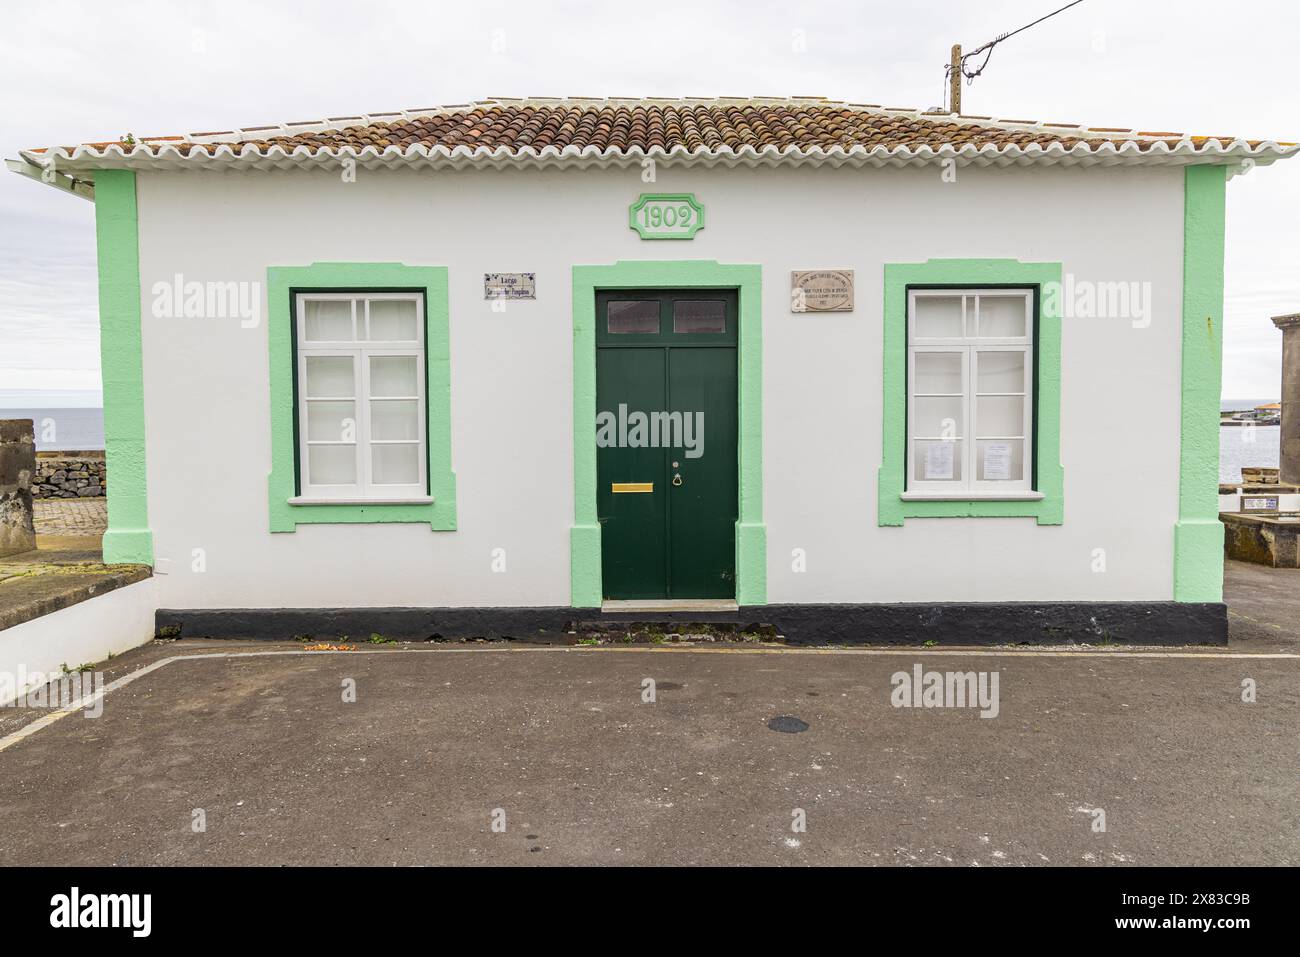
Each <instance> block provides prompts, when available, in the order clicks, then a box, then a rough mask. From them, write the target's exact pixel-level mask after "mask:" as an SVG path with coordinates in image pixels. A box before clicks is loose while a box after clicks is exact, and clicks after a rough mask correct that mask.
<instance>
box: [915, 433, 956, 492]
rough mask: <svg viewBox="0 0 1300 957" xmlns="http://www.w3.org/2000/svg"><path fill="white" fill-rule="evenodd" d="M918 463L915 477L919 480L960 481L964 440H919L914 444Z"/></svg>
mask: <svg viewBox="0 0 1300 957" xmlns="http://www.w3.org/2000/svg"><path fill="white" fill-rule="evenodd" d="M914 448H915V454H916V464H915V467H914V468H913V470H912V472H913V478H915V479H916V480H917V481H919V482H947V481H952V482H960V481H961V457H962V455H963V454H964V453H963V452H962V441H961V440H960V439H958V440H956V441H953V442H945V441H942V440H939V441H924V440H917V441H916V442H915V444H914Z"/></svg>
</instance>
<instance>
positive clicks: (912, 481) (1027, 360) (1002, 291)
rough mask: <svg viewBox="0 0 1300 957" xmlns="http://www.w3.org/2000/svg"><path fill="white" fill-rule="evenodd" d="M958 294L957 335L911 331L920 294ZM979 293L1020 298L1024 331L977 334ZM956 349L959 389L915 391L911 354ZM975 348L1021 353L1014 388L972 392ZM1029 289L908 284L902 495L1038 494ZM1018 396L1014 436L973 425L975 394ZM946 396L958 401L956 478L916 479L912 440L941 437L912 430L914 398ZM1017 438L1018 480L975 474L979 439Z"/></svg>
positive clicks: (1020, 496)
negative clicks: (1020, 377)
mask: <svg viewBox="0 0 1300 957" xmlns="http://www.w3.org/2000/svg"><path fill="white" fill-rule="evenodd" d="M959 296H960V297H961V315H962V335H961V336H944V337H938V336H935V337H926V336H920V335H918V333H917V323H916V321H915V317H916V305H917V302H918V300H922V299H926V298H956V297H959ZM981 297H998V298H1015V297H1020V298H1023V300H1024V303H1025V335H1023V336H1014V337H1005V336H998V337H994V336H990V337H987V338H981V337H980V336H979V300H980V298H981ZM927 352H928V353H960V354H961V356H962V361H961V383H962V384H961V392H960V393H921V394H920V395H919V396H918V393H917V391H916V381H917V379H916V356H917V355H918V354H919V353H927ZM981 352H1018V353H1021V354H1023V355H1024V381H1023V383H1022V390H1021V391H1019V392H990V393H980V392H978V383H979V377H978V364H979V359H978V355H979V353H981ZM1034 360H1035V343H1034V291H1033V290H1032V289H1024V288H1014V287H1012V288H986V289H956V288H954V289H909V290H908V293H907V430H906V436H907V465H906V469H907V472H906V478H905V484H904V488H905V491H904V492H903V498H904V499H911V500H927V499H938V500H943V499H954V500H963V501H972V500H989V499H992V500H996V499H1016V500H1024V499H1037V498H1042V494H1041V493H1039V492H1036V491H1035V490H1034V474H1033V473H1034V469H1033V463H1034V434H1033V431H1034V429H1033V426H1034V387H1035V384H1036V383H1035V381H1034V370H1035V361H1034ZM1015 395H1019V396H1023V398H1024V403H1023V405H1024V412H1023V421H1022V423H1021V428H1020V434H1019V435H986V434H983V433H982V432H979V431H977V429H978V427H979V422H980V417H979V403H980V399H981V398H993V397H997V396H1015ZM940 396H942V397H948V398H957V397H960V398H961V400H962V403H961V407H962V428H961V430H960V434H958V435H954V436H951V437H950V438H951V439H952V440H961V455H960V456H956V455H954V457H953V458H954V462H960V463H961V479H960V480H957V479H951V480H948V479H935V480H923V479H918V478H916V474H917V472H916V468H917V461H916V458H917V451H916V445H917V442H918V441H927V440H928V441H942V440H943V439H944V437H943V436H925V435H918V434H916V428H915V423H916V421H917V416H916V400H917V398H929V397H940ZM1002 439H1005V440H1010V441H1023V443H1024V448H1023V453H1022V454H1023V456H1024V460H1023V469H1022V475H1021V478H1019V479H1007V480H981V479H978V478H977V477H976V470H975V467H976V463H977V462H978V457H977V456H978V447H979V443H980V442H982V441H997V440H1002Z"/></svg>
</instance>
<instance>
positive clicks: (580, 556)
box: [569, 260, 767, 608]
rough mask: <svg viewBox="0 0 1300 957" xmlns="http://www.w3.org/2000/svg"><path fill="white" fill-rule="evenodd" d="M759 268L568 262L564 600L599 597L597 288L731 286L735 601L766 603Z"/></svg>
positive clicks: (592, 604) (589, 604)
mask: <svg viewBox="0 0 1300 957" xmlns="http://www.w3.org/2000/svg"><path fill="white" fill-rule="evenodd" d="M762 272H763V271H762V267H760V266H757V265H730V264H727V265H724V264H720V263H717V262H710V261H707V260H692V261H661V262H617V263H614V264H612V265H608V266H574V267H573V526H572V527H571V528H570V530H569V570H570V576H571V577H570V583H569V594H570V601H571V602H572V605H573V607H574V608H599V607H600V603H601V572H600V569H601V554H600V523H599V522H598V521H597V520H596V292H597V291H598V290H601V289H690V288H696V289H735V290H736V291H737V298H738V299H739V304H738V305H739V313H740V341H739V344H738V346H737V354H738V356H737V364H738V367H739V369H738V376H739V381H738V385H737V394H738V397H739V402H740V409H739V416H738V418H739V426H738V428H737V446H738V449H737V454H738V456H739V462H738V465H739V469H738V472H739V476H740V488H739V490H738V492H739V512H740V517H739V518H738V519H737V521H736V602H737V604H739V605H742V606H743V605H762V604H766V602H767V526H766V525H765V524H764V523H763V305H762Z"/></svg>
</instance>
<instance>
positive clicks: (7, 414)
mask: <svg viewBox="0 0 1300 957" xmlns="http://www.w3.org/2000/svg"><path fill="white" fill-rule="evenodd" d="M0 419H31V420H32V428H33V430H34V432H35V434H36V450H37V451H38V452H72V451H77V452H90V451H96V450H99V449H102V448H103V447H104V409H103V400H102V398H101V397H100V393H98V392H91V391H82V390H69V391H66V392H49V391H35V390H32V391H24V390H15V389H0Z"/></svg>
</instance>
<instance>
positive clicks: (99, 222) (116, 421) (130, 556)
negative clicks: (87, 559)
mask: <svg viewBox="0 0 1300 957" xmlns="http://www.w3.org/2000/svg"><path fill="white" fill-rule="evenodd" d="M135 185H136V184H135V173H134V172H132V171H131V170H125V169H102V170H99V171H98V172H96V174H95V241H96V247H97V249H98V265H99V354H100V368H101V370H102V374H103V379H104V461H105V468H106V469H107V470H108V474H109V475H110V476H112V481H111V482H109V483H108V530H107V531H106V532H105V533H104V539H103V550H104V562H105V564H109V565H118V564H140V565H152V564H153V532H152V531H151V530H150V528H149V496H148V491H147V487H146V484H145V431H144V364H143V352H142V347H141V330H140V246H139V220H138V214H137V210H136V189H135Z"/></svg>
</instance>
